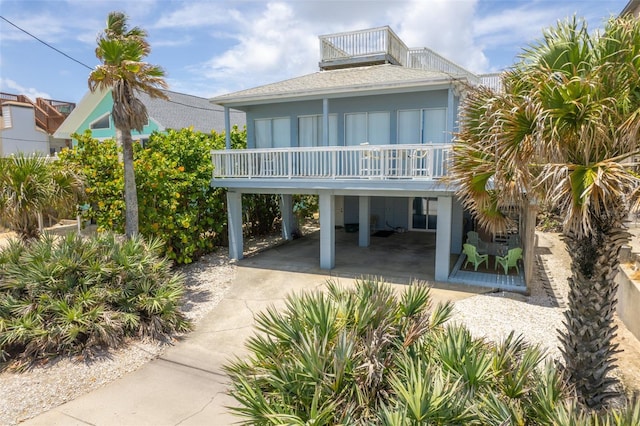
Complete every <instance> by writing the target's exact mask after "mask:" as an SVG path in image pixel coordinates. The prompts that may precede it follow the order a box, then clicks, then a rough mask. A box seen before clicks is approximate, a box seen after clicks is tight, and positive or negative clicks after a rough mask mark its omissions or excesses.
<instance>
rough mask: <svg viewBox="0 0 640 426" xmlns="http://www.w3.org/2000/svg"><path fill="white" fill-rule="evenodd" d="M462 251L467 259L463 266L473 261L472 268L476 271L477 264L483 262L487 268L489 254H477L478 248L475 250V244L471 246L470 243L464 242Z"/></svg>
mask: <svg viewBox="0 0 640 426" xmlns="http://www.w3.org/2000/svg"><path fill="white" fill-rule="evenodd" d="M462 252H463V253H464V254H466V255H467V261H466V262H465V263H464V267H465V268H466V267H467V265H468V264H469V262H471V263H473V268H474V270H476V271H477V270H478V266H479V265H482V263H483V262H484V263H486V264H487V268H488V267H489V255H488V254H478V250H476V247H475V246H472V245H471V244H464V245H463V247H462Z"/></svg>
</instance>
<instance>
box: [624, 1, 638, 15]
mask: <svg viewBox="0 0 640 426" xmlns="http://www.w3.org/2000/svg"><path fill="white" fill-rule="evenodd" d="M627 14H630V15H633V16H636V17H640V0H629V3H627V5H626V6H625V7H624V9H622V12H620V16H624V15H627Z"/></svg>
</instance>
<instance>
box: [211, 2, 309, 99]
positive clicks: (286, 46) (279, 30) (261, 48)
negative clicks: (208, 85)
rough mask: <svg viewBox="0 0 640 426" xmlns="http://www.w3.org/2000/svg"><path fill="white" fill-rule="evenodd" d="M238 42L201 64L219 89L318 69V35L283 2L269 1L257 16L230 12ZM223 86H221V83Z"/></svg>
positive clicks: (245, 86) (275, 79) (255, 83)
mask: <svg viewBox="0 0 640 426" xmlns="http://www.w3.org/2000/svg"><path fill="white" fill-rule="evenodd" d="M233 19H234V24H235V26H236V28H235V30H236V40H237V43H236V44H235V45H234V46H233V47H231V48H230V49H228V50H227V51H225V52H223V53H222V54H220V55H217V56H214V57H213V58H212V59H210V60H209V61H207V62H206V63H205V64H203V65H202V68H201V69H200V71H201V72H203V74H204V76H205V77H207V78H210V79H212V80H214V81H215V82H216V83H215V84H216V86H219V92H220V93H222V92H223V91H225V90H226V91H228V90H229V89H231V90H238V89H241V88H247V87H253V86H257V85H260V84H265V83H270V82H275V81H278V80H282V79H284V78H289V77H292V76H297V75H302V74H305V73H309V72H313V71H315V70H316V69H317V62H318V52H317V50H318V42H317V36H316V35H315V34H313V33H312V32H310V30H309V28H308V27H307V25H306V24H307V23H305V22H301V21H299V20H298V19H297V17H296V15H295V13H294V11H293V9H292V8H291V7H290V6H289V5H287V4H284V3H269V4H267V6H266V8H265V9H263V10H262V11H261V13H259V14H258V15H257V16H254V17H251V18H250V19H247V16H246V13H239V12H236V13H235V14H234V15H233ZM222 86H224V87H222Z"/></svg>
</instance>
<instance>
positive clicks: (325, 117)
mask: <svg viewBox="0 0 640 426" xmlns="http://www.w3.org/2000/svg"><path fill="white" fill-rule="evenodd" d="M322 146H329V99H328V98H323V99H322Z"/></svg>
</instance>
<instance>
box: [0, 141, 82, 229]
mask: <svg viewBox="0 0 640 426" xmlns="http://www.w3.org/2000/svg"><path fill="white" fill-rule="evenodd" d="M82 186H83V182H82V179H81V178H80V176H79V174H77V173H76V172H75V171H74V170H73V169H69V168H61V167H59V166H58V165H56V164H55V163H54V162H50V161H48V160H47V158H46V157H42V156H37V155H30V156H29V155H25V154H23V153H18V154H17V155H14V156H12V157H8V158H0V217H2V219H3V220H4V221H5V222H6V223H7V224H8V225H9V227H10V228H11V229H12V230H14V231H16V232H17V233H18V235H19V236H20V238H22V239H25V240H27V239H33V238H36V237H38V235H39V234H40V228H39V223H38V216H39V215H41V214H42V213H43V212H44V211H45V210H46V209H50V208H56V209H61V210H67V211H69V210H73V209H75V206H76V205H77V202H78V200H79V199H80V197H81V196H82Z"/></svg>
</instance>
